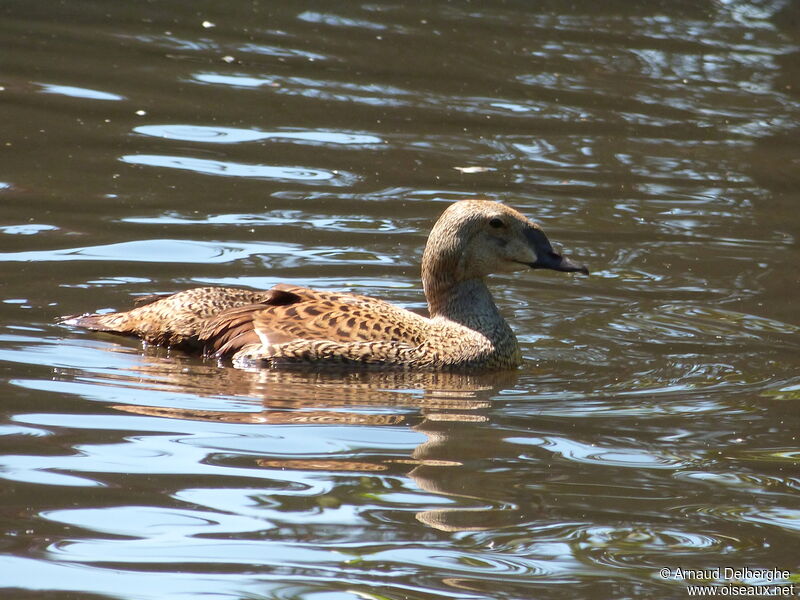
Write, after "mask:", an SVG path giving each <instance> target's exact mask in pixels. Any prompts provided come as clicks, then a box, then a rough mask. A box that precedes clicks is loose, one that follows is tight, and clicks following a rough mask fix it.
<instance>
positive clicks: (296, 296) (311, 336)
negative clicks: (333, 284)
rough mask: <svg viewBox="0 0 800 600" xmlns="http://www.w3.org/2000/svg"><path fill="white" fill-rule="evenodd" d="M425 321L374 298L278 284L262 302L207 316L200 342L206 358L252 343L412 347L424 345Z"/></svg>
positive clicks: (227, 353)
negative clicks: (323, 342)
mask: <svg viewBox="0 0 800 600" xmlns="http://www.w3.org/2000/svg"><path fill="white" fill-rule="evenodd" d="M427 323H428V319H426V318H425V317H422V316H420V315H418V314H416V313H412V312H411V311H408V310H405V309H403V308H400V307H397V306H394V305H392V304H389V303H388V302H384V301H383V300H378V299H377V298H371V297H369V296H360V295H357V294H347V293H336V292H324V291H319V290H312V289H309V288H304V287H298V286H292V285H285V284H279V285H276V286H275V287H273V288H271V289H270V290H269V293H268V295H267V296H266V297H265V299H264V300H263V301H260V302H256V303H253V304H248V305H246V306H238V307H234V308H230V309H227V310H224V311H222V312H220V313H219V314H217V315H214V316H213V317H211V318H209V319H208V320H207V321H206V322H205V324H204V327H203V328H202V329H201V330H200V331H199V334H198V338H199V340H200V341H201V342H202V343H204V344H205V349H206V353H207V354H214V355H216V356H218V357H224V356H231V355H233V354H235V353H236V352H238V351H239V350H241V349H242V348H244V347H245V346H248V345H251V344H261V345H264V346H268V345H276V344H285V343H289V342H295V341H298V340H327V341H332V342H337V343H348V342H373V341H387V342H398V343H403V344H407V345H410V346H416V345H418V344H420V343H422V341H423V338H424V335H423V332H424V328H425V326H426V324H427Z"/></svg>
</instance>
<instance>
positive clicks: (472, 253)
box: [422, 200, 589, 289]
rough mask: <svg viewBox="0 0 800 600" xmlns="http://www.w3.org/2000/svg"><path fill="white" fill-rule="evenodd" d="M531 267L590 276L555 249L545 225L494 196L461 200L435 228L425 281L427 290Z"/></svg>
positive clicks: (428, 249) (426, 259) (425, 260)
mask: <svg viewBox="0 0 800 600" xmlns="http://www.w3.org/2000/svg"><path fill="white" fill-rule="evenodd" d="M531 268H532V269H552V270H554V271H565V272H579V273H583V274H585V275H588V274H589V270H588V269H587V268H586V267H585V266H583V265H578V264H576V263H574V262H572V261H571V260H569V259H568V258H566V257H564V256H562V255H561V254H559V253H558V252H556V251H555V250H554V249H553V246H552V244H550V240H548V239H547V236H546V235H545V234H544V232H543V231H542V229H541V227H539V225H537V224H536V223H534V222H533V221H531V220H530V219H528V218H527V217H525V215H523V214H522V213H520V212H518V211H516V210H514V209H513V208H511V207H509V206H506V205H504V204H500V203H499V202H493V201H490V200H461V201H460V202H455V203H454V204H451V205H450V206H449V207H448V208H447V210H445V211H444V213H443V214H442V216H441V217H439V220H438V221H437V222H436V224H435V225H434V226H433V229H432V230H431V234H430V237H429V238H428V243H427V245H426V246H425V253H424V254H423V258H422V279H423V284H424V285H425V287H426V289H427V288H428V287H430V286H431V285H433V284H434V282H436V281H437V280H438V281H440V282H445V281H449V282H450V284H451V285H452V284H456V283H458V282H459V281H467V280H470V279H483V278H484V277H486V276H487V275H491V274H492V273H511V272H514V271H524V270H527V269H531ZM436 287H438V286H436Z"/></svg>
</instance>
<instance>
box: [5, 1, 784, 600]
mask: <svg viewBox="0 0 800 600" xmlns="http://www.w3.org/2000/svg"><path fill="white" fill-rule="evenodd" d="M277 4H278V5H276V3H264V4H262V3H258V2H234V3H225V4H224V5H223V4H214V3H179V2H167V3H163V2H162V3H159V4H158V5H153V6H152V7H151V6H150V5H144V4H138V3H134V4H130V5H129V4H127V3H119V4H113V3H112V4H109V3H99V2H83V1H81V2H71V3H66V4H63V5H56V4H52V3H45V4H37V3H26V2H11V3H8V4H6V5H5V6H2V7H0V15H2V18H0V36H1V38H0V39H2V40H3V41H4V42H5V44H4V45H5V47H7V48H9V49H13V52H6V53H5V55H4V56H5V59H4V61H3V62H4V67H3V70H2V73H0V88H2V89H0V101H1V102H2V104H3V114H4V116H5V119H4V123H5V127H4V129H3V136H2V139H0V148H2V151H3V161H2V171H0V201H2V206H3V208H2V213H0V214H2V221H0V261H2V265H3V283H4V285H3V293H2V303H0V369H2V373H3V380H2V383H0V385H2V391H3V398H4V402H3V405H2V406H3V411H2V415H3V420H2V421H1V422H0V435H2V437H0V439H2V441H3V442H4V445H3V451H2V454H1V455H0V476H2V478H3V484H2V486H0V515H2V519H3V537H2V538H0V539H2V547H0V586H2V589H3V590H4V592H3V594H6V595H8V597H9V598H11V597H14V598H22V597H25V598H27V597H31V598H33V597H37V598H38V597H41V598H44V597H46V598H62V597H63V598H121V599H137V600H138V599H154V600H155V599H159V600H160V599H165V598H169V599H172V598H175V599H179V598H200V597H202V598H215V599H216V598H220V599H223V598H225V599H227V598H230V599H239V598H270V599H272V598H274V599H278V598H287V599H288V598H308V599H314V600H355V599H379V598H380V599H385V598H388V599H392V600H395V599H397V600H399V599H413V600H432V599H434V598H442V599H444V598H464V599H467V598H469V599H476V598H479V599H487V600H488V599H498V598H505V599H523V598H525V599H527V598H597V599H607V598H629V597H643V598H644V597H647V598H656V597H658V598H684V597H687V591H686V584H687V581H684V580H681V579H680V578H679V577H676V576H674V574H675V573H676V571H675V570H676V569H678V568H685V569H703V568H715V567H718V568H725V567H735V568H742V567H747V568H750V569H758V568H760V569H769V568H772V569H780V570H788V571H789V572H790V576H789V577H784V576H780V577H777V578H773V579H764V578H763V577H762V578H760V579H759V578H758V577H757V576H752V577H745V581H744V583H745V584H748V585H759V584H771V585H775V586H779V587H781V588H785V587H786V586H788V585H789V584H790V583H791V582H794V583H795V584H796V585H798V589H800V580H798V566H799V564H800V563H799V562H798V556H800V500H798V498H800V496H798V491H800V489H799V488H800V477H798V475H797V473H798V468H797V467H798V460H799V459H800V445H799V444H798V438H797V436H798V431H799V430H800V419H799V418H798V412H800V411H798V402H800V375H798V373H800V370H799V367H800V359H799V358H798V357H800V337H798V334H799V333H800V331H799V330H798V328H799V327H800V320H798V318H797V317H798V315H797V309H796V307H797V297H798V292H800V281H799V279H798V263H800V252H798V245H797V237H796V236H797V232H798V224H800V220H798V213H797V210H796V207H797V206H798V201H800V145H799V144H798V141H797V140H798V139H800V137H798V134H800V129H799V128H798V122H800V95H799V93H798V90H800V35H799V34H798V32H800V11H798V9H797V6H796V5H794V4H792V3H790V2H788V1H787V2H780V1H779V0H774V1H765V2H761V3H756V4H751V3H747V2H743V1H736V0H731V1H725V2H710V1H708V2H705V1H700V2H690V3H682V2H675V3H660V4H657V3H652V5H651V3H611V4H607V3H595V2H588V1H587V2H569V3H558V2H553V3H545V4H535V5H529V3H517V4H514V3H504V2H484V3H438V4H436V3H434V4H426V3H420V4H418V5H417V4H415V3H412V4H411V5H409V4H408V3H404V4H392V3H373V4H362V5H355V4H353V5H349V4H346V3H344V4H343V3H339V4H329V5H317V4H312V3H292V2H284V3H277ZM223 6H224V8H223ZM478 197H481V198H492V199H496V200H502V201H505V202H508V203H510V204H512V205H513V206H515V207H516V208H518V209H520V210H521V211H523V212H524V213H526V214H528V215H529V216H531V217H533V218H535V219H536V220H538V221H539V222H540V223H541V224H542V225H543V227H544V228H545V229H546V231H547V232H548V234H549V236H550V237H551V239H553V240H554V241H557V242H558V243H560V244H561V245H563V247H564V249H565V253H566V254H568V255H569V256H570V257H572V258H574V259H575V260H577V261H578V262H582V263H587V264H588V265H589V267H590V269H591V270H592V275H591V277H589V278H584V277H580V276H568V275H563V274H556V273H539V272H536V273H522V274H518V275H515V276H513V277H512V276H509V277H495V278H494V279H493V282H492V283H493V290H494V292H495V295H496V299H497V301H498V304H499V305H500V306H501V309H502V311H503V312H504V314H505V315H507V317H508V319H509V321H510V322H511V323H512V325H513V327H514V328H515V330H516V331H517V333H518V335H519V338H520V341H521V344H522V347H523V354H524V355H525V358H526V363H525V366H524V367H523V368H521V369H520V370H519V371H516V372H512V373H500V374H489V375H481V376H470V375H446V374H424V375H419V374H397V373H394V374H392V373H383V374H381V373H366V374H365V373H352V372H351V373H314V372H292V373H279V372H272V371H264V372H258V371H253V372H250V371H244V370H236V369H233V368H232V367H230V366H227V365H218V364H216V363H215V362H213V361H203V360H201V359H197V358H191V357H187V356H184V355H182V354H180V353H177V352H168V351H166V350H161V349H155V348H142V347H141V345H140V344H139V343H138V342H137V341H135V340H125V339H119V338H114V337H111V336H107V335H101V334H90V333H87V332H82V331H77V330H74V329H70V328H67V327H63V326H60V325H57V324H56V320H57V317H58V316H59V315H65V314H73V313H79V312H84V311H87V310H95V309H110V308H122V307H126V306H129V305H130V304H131V302H132V299H133V297H135V296H137V295H142V294H149V293H153V292H164V291H172V290H179V289H186V288H188V287H192V286H196V285H208V284H221V285H236V286H242V287H252V288H266V287H269V286H271V285H274V284H276V283H279V282H291V283H297V284H301V285H308V286H313V287H318V288H324V289H343V290H350V291H356V292H359V293H364V294H369V295H376V296H380V297H382V298H386V299H388V300H390V301H392V302H394V303H397V304H399V305H402V306H406V307H408V308H411V309H415V310H416V309H423V308H424V306H425V302H424V298H423V296H422V292H421V289H420V287H421V286H420V284H419V277H418V269H419V267H418V264H419V260H420V256H421V251H422V247H423V245H424V242H425V238H426V235H427V232H428V230H429V229H430V227H431V225H432V223H433V221H434V220H435V219H436V217H437V216H438V214H439V213H441V211H442V210H443V209H444V208H445V206H446V205H447V204H448V203H449V202H451V201H453V200H456V199H459V198H478ZM664 568H666V569H669V574H668V576H667V577H664V576H663V575H662V574H661V569H664ZM716 583H719V584H729V583H732V582H731V581H730V580H726V579H724V578H722V579H719V580H717V581H716ZM4 597H5V596H4Z"/></svg>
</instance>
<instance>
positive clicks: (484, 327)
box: [63, 200, 589, 370]
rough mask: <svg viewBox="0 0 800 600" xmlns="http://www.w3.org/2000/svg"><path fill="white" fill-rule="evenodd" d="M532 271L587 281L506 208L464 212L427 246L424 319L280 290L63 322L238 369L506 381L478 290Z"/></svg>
mask: <svg viewBox="0 0 800 600" xmlns="http://www.w3.org/2000/svg"><path fill="white" fill-rule="evenodd" d="M531 268H533V269H552V270H555V271H565V272H576V271H577V272H581V273H584V274H587V275H588V273H589V271H588V269H587V268H586V267H584V266H581V265H577V264H575V263H573V262H572V261H570V260H569V259H567V258H565V257H563V256H561V255H560V254H558V253H557V252H556V251H555V250H554V249H553V247H552V246H551V244H550V241H549V240H548V239H547V236H546V235H545V234H544V232H543V231H542V229H541V228H540V227H539V225H537V224H536V223H534V222H532V221H530V220H529V219H527V218H526V217H525V216H524V215H522V214H521V213H520V212H518V211H516V210H514V209H513V208H510V207H509V206H506V205H504V204H500V203H498V202H493V201H489V200H461V201H459V202H455V203H453V204H451V205H450V206H449V207H448V208H447V209H446V210H445V211H444V213H443V214H442V215H441V216H440V217H439V219H438V221H436V224H435V225H434V226H433V229H432V230H431V233H430V236H429V237H428V242H427V244H426V245H425V251H424V253H423V257H422V286H423V289H424V291H425V297H426V298H427V300H428V309H429V313H430V317H424V316H421V315H418V314H416V313H413V312H411V311H409V310H406V309H404V308H400V307H398V306H394V305H392V304H389V303H388V302H385V301H383V300H378V299H377V298H371V297H368V296H361V295H357V294H350V293H345V292H329V291H321V290H312V289H309V288H305V287H300V286H295V285H288V284H278V285H276V286H274V287H273V288H271V289H269V290H266V291H252V290H245V289H238V288H226V287H202V288H194V289H190V290H186V291H183V292H178V293H175V294H169V295H161V296H148V297H145V298H143V299H142V300H141V301H140V302H139V304H140V305H139V306H137V307H136V308H133V309H131V310H129V311H126V312H116V313H107V314H85V315H82V316H73V317H67V318H66V319H65V320H64V321H63V322H64V323H65V324H68V325H77V326H79V327H85V328H87V329H91V330H94V331H107V332H112V333H117V334H122V335H131V336H137V337H140V338H142V339H143V340H145V341H147V342H149V343H151V344H157V345H161V346H168V347H177V348H181V349H184V350H189V351H196V352H198V351H199V352H202V353H204V354H206V355H213V356H216V357H218V358H232V359H233V363H234V365H236V366H240V367H254V366H255V367H290V366H296V365H316V366H322V365H351V366H376V367H384V368H401V369H409V370H452V369H457V370H462V369H507V368H513V367H517V366H519V365H520V364H521V363H522V355H521V353H520V349H519V344H518V343H517V338H516V337H515V336H514V333H513V332H512V331H511V328H510V327H509V325H508V323H506V321H505V319H503V317H502V316H501V315H500V312H499V311H498V309H497V306H495V303H494V301H493V300H492V295H491V293H490V292H489V289H488V288H487V287H486V282H485V279H486V277H487V276H488V275H491V274H493V273H510V272H513V271H523V270H528V269H531Z"/></svg>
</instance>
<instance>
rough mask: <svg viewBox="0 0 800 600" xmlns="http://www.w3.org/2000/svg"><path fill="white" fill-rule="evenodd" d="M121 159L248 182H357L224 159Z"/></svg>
mask: <svg viewBox="0 0 800 600" xmlns="http://www.w3.org/2000/svg"><path fill="white" fill-rule="evenodd" d="M120 160H121V161H122V162H124V163H127V164H131V165H146V166H150V167H167V168H170V169H182V170H187V171H194V172H195V173H203V174H205V175H222V176H225V177H245V178H249V179H274V180H278V181H296V182H302V183H308V184H319V183H324V184H327V185H336V186H346V185H350V184H352V182H353V180H355V179H356V177H355V176H354V175H352V174H350V173H347V172H344V171H328V170H325V169H309V168H306V167H277V166H271V165H248V164H243V163H235V162H229V161H224V160H212V159H208V158H192V157H188V156H169V155H160V154H129V155H126V156H122V157H120Z"/></svg>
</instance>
